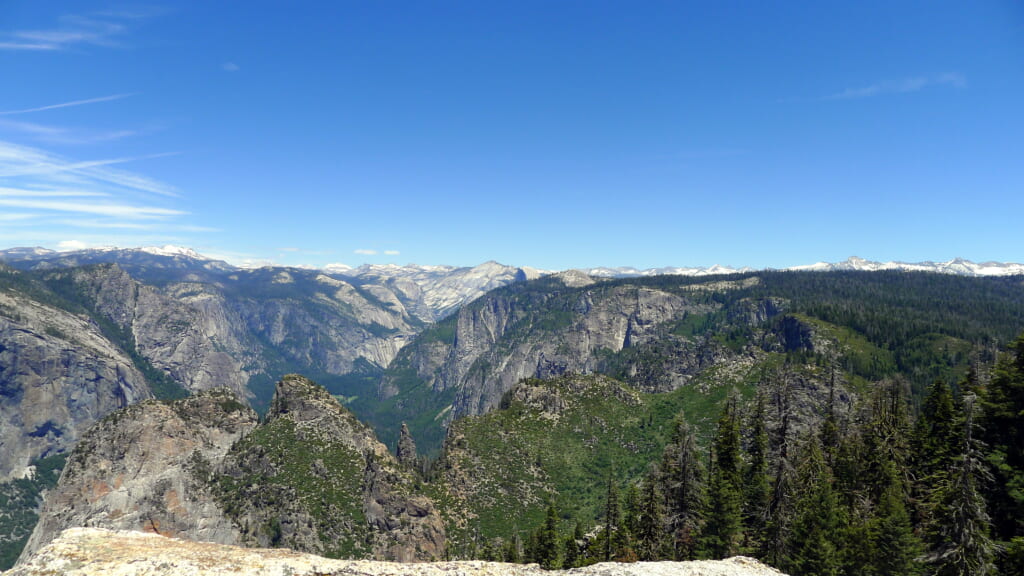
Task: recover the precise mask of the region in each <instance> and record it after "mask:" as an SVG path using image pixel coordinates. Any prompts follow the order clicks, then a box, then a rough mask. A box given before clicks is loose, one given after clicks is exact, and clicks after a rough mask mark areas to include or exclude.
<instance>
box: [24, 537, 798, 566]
mask: <svg viewBox="0 0 1024 576" xmlns="http://www.w3.org/2000/svg"><path fill="white" fill-rule="evenodd" d="M4 574H5V576H44V575H46V576H49V575H52V574H64V575H66V576H100V575H102V576H172V575H173V576H178V575H180V574H203V575H205V576H220V575H225V576H226V575H231V576H250V575H251V576H256V575H260V576H264V575H266V576H285V575H288V576H314V575H315V576H343V575H344V576H785V575H784V574H783V573H782V572H779V571H778V570H775V569H774V568H771V567H768V566H765V565H764V564H761V563H760V562H758V561H757V560H754V559H752V558H745V557H742V556H737V557H733V558H729V559H727V560H704V561H697V562H638V563H634V564H620V563H612V562H606V563H602V564H595V565H593V566H587V567H585V568H574V569H572V570H554V571H547V570H542V569H541V568H540V567H538V566H537V565H536V564H529V565H523V564H504V563H498V562H479V561H472V562H437V563H418V564H401V563H393V562H373V561H358V560H329V559H326V558H321V557H319V556H313V555H310V554H302V553H298V552H294V551H292V550H286V549H273V550H268V549H253V548H237V547H233V546H225V545H220V544H212V543H205V542H190V541H186V540H178V539H175V538H165V537H162V536H159V535H156V534H143V533H139V532H113V531H108V530H100V529H96V528H75V529H71V530H67V531H66V532H64V533H63V534H62V535H61V536H60V538H58V539H56V540H54V541H53V542H51V543H50V544H49V545H48V546H47V547H46V548H44V549H42V550H40V551H39V552H38V553H37V554H36V555H35V556H33V557H32V558H31V559H29V560H27V561H26V562H24V563H22V564H21V565H19V566H17V567H15V568H14V569H12V570H10V571H8V572H6V573H4Z"/></svg>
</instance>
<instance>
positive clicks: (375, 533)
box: [215, 375, 445, 561]
mask: <svg viewBox="0 0 1024 576" xmlns="http://www.w3.org/2000/svg"><path fill="white" fill-rule="evenodd" d="M215 483H216V486H217V487H218V490H219V492H218V494H217V499H218V501H219V502H220V503H221V505H222V507H223V508H224V510H225V511H226V512H227V513H228V514H229V515H230V516H231V518H232V519H233V520H234V522H235V525H236V526H239V527H240V529H241V530H242V540H241V541H242V542H243V543H245V544H247V545H254V546H289V547H292V548H295V549H298V550H303V551H307V552H315V553H319V554H325V555H328V556H333V557H356V558H381V559H391V560H402V561H410V560H429V559H432V558H440V557H442V555H443V552H444V540H445V537H444V526H443V524H442V521H441V518H440V515H439V514H438V513H437V511H436V510H435V507H434V504H433V502H432V501H431V500H430V499H429V498H428V497H427V496H425V495H423V494H420V493H419V492H418V490H417V488H416V483H415V482H414V479H413V477H412V476H411V471H409V470H407V469H404V468H403V467H402V466H400V465H399V464H398V462H397V461H396V459H395V457H394V456H392V455H391V453H390V452H389V451H388V449H387V447H385V446H384V445H383V444H381V443H380V442H379V441H377V439H376V437H375V436H374V434H373V431H372V430H371V429H370V428H369V427H367V426H366V425H365V424H363V423H361V422H359V421H358V420H357V419H356V418H355V416H353V415H352V413H351V412H349V411H348V410H347V409H345V408H344V407H343V406H341V405H340V404H339V403H338V402H337V400H335V399H334V398H333V397H332V396H331V395H330V394H328V393H327V391H326V390H324V389H323V388H321V387H320V386H317V385H316V384H315V383H313V382H311V381H309V380H307V379H306V378H303V377H301V376H296V375H291V376H286V377H285V378H283V379H282V380H281V381H280V382H279V383H278V384H277V391H276V392H275V395H274V400H273V403H272V404H271V408H270V412H269V413H268V414H267V420H266V422H265V423H264V424H262V425H261V426H260V427H259V428H258V429H257V430H256V431H254V432H253V433H252V434H250V435H249V436H248V437H246V438H245V439H243V440H242V441H240V442H238V443H237V444H236V445H235V446H233V447H232V448H231V450H230V452H229V453H228V455H227V457H226V458H225V460H224V465H223V467H222V469H221V470H220V475H219V478H218V479H216V480H215Z"/></svg>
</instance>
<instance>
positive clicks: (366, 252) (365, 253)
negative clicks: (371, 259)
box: [352, 248, 377, 256]
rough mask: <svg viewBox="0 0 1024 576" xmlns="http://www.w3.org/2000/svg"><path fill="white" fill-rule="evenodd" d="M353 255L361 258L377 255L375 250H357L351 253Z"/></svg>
mask: <svg viewBox="0 0 1024 576" xmlns="http://www.w3.org/2000/svg"><path fill="white" fill-rule="evenodd" d="M352 253H353V254H361V255H363V256H374V255H376V254H377V251H376V250H368V249H366V248H359V249H356V250H353V251H352Z"/></svg>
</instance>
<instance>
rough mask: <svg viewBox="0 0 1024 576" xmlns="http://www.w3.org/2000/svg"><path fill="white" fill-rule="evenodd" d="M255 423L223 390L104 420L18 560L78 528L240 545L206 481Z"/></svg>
mask: <svg viewBox="0 0 1024 576" xmlns="http://www.w3.org/2000/svg"><path fill="white" fill-rule="evenodd" d="M256 423H257V417H256V413H255V412H253V411H252V409H250V408H249V407H247V406H246V405H244V404H242V403H241V402H240V401H239V399H238V398H237V397H236V396H235V395H234V394H233V393H232V392H230V391H229V390H227V389H215V390H209V391H205V392H202V393H199V394H196V395H193V396H191V397H189V398H186V399H184V400H179V401H176V402H173V403H166V402H159V401H155V400H154V401H148V402H143V403H140V404H135V405H133V406H131V407H129V408H126V409H124V410H122V411H119V412H115V413H114V414H112V415H110V416H108V417H106V418H105V419H103V420H101V421H100V422H98V423H97V424H96V425H95V426H93V427H92V428H91V429H90V430H89V431H88V433H86V434H85V435H83V436H82V438H81V440H80V441H79V443H78V446H76V448H75V450H74V452H72V454H71V457H70V458H69V459H68V462H67V465H66V466H65V468H64V472H63V473H62V474H61V479H60V482H59V483H58V486H57V488H56V489H55V490H53V491H52V492H50V494H48V495H47V498H46V502H45V504H44V505H43V509H42V513H41V514H40V520H39V523H38V524H37V525H36V528H35V530H34V531H33V533H32V536H31V537H30V538H29V541H28V544H27V545H26V546H25V549H24V551H23V553H22V557H27V556H28V555H30V554H32V553H33V552H35V551H36V550H38V549H39V548H41V547H42V546H44V545H46V544H47V543H48V542H49V541H50V540H52V539H53V538H55V537H56V536H57V535H58V534H59V533H60V532H61V531H62V530H64V529H66V528H70V527H76V526H99V527H104V528H109V529H115V530H144V531H150V532H157V533H160V534H163V535H165V536H176V537H181V538H188V539H192V540H202V541H211V542H222V543H236V542H238V541H239V532H238V530H237V528H236V527H235V526H234V525H233V524H232V522H231V520H230V519H228V518H227V517H226V516H225V515H224V513H223V512H222V511H221V509H220V508H219V507H218V505H217V503H216V502H215V501H214V499H213V498H212V497H211V495H210V492H209V486H208V485H207V483H208V479H209V477H210V475H211V474H212V473H213V472H212V471H213V470H214V469H215V468H216V467H217V466H218V465H219V464H220V462H221V460H223V458H224V455H225V454H226V453H227V451H228V449H229V447H230V446H231V445H232V444H233V443H234V442H235V441H236V440H238V439H239V438H241V437H242V436H244V435H245V434H246V433H248V432H249V431H251V430H252V429H253V428H254V427H255V426H256Z"/></svg>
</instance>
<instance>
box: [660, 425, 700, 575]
mask: <svg viewBox="0 0 1024 576" xmlns="http://www.w3.org/2000/svg"><path fill="white" fill-rule="evenodd" d="M661 461H662V465H661V470H662V475H661V477H662V491H663V492H664V494H665V507H666V511H665V514H666V526H667V531H668V537H669V540H670V542H669V548H670V549H671V553H670V557H671V558H672V559H674V560H692V559H693V558H694V555H695V552H696V538H697V534H698V532H699V530H700V527H701V520H702V517H703V516H702V515H703V510H704V495H705V490H704V466H703V464H702V463H701V460H700V457H699V455H698V452H697V441H696V439H695V438H694V436H693V432H692V431H691V430H690V426H689V424H687V422H686V418H685V416H684V415H683V413H682V412H680V413H679V414H678V415H677V416H676V418H675V421H674V422H673V427H672V436H671V438H670V440H669V443H668V445H667V446H665V451H664V453H663V455H662V460H661Z"/></svg>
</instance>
